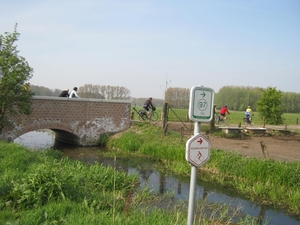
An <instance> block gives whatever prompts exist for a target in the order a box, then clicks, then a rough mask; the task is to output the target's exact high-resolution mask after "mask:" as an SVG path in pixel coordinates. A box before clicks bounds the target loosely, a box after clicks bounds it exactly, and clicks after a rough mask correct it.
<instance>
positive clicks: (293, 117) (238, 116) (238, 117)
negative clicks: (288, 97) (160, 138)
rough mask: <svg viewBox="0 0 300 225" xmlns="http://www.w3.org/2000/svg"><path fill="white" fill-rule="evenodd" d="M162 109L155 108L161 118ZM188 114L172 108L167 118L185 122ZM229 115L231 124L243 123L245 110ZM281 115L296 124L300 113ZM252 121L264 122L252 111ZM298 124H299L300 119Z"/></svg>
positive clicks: (186, 111) (287, 121)
mask: <svg viewBox="0 0 300 225" xmlns="http://www.w3.org/2000/svg"><path fill="white" fill-rule="evenodd" d="M136 108H137V110H142V109H143V108H142V107H136ZM162 110H163V109H162V107H157V108H156V112H157V113H158V118H161V115H162ZM133 112H134V111H133ZM188 114H189V110H188V109H172V110H169V114H168V120H169V121H172V122H179V121H183V122H187V121H189V118H188ZM229 117H230V119H231V123H232V124H236V125H238V124H239V123H241V124H244V122H243V118H244V117H245V112H244V111H230V115H229ZM282 117H283V120H284V122H285V123H286V124H287V125H296V124H297V121H298V119H300V114H299V113H284V114H283V115H282ZM134 119H135V120H138V118H137V115H136V113H135V112H134ZM253 121H254V124H256V125H263V124H264V122H263V118H261V117H260V116H259V114H258V113H257V112H254V116H253ZM298 124H300V121H299V123H298Z"/></svg>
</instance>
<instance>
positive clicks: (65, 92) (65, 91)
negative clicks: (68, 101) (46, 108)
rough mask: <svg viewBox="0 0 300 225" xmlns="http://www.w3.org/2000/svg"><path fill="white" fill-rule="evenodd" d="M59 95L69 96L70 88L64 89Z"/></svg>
mask: <svg viewBox="0 0 300 225" xmlns="http://www.w3.org/2000/svg"><path fill="white" fill-rule="evenodd" d="M58 97H67V98H68V97H69V89H68V88H67V89H65V90H63V91H62V92H61V93H60V95H59V96H58Z"/></svg>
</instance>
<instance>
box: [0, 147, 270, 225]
mask: <svg viewBox="0 0 300 225" xmlns="http://www.w3.org/2000/svg"><path fill="white" fill-rule="evenodd" d="M111 153H113V152H110V154H111ZM0 161H1V167H0V172H1V174H2V177H1V179H0V209H1V210H0V224H23V225H40V224H72V225H82V224H89V225H90V224H91V225H98V224H102V225H111V224H113V225H140V224H149V225H176V224H177V225H181V224H186V223H187V207H186V203H185V202H182V201H178V202H176V201H174V198H173V196H172V193H166V194H165V195H159V196H158V195H157V194H156V193H153V191H152V190H151V189H149V187H146V188H144V189H140V190H138V189H137V186H138V185H137V179H136V176H134V175H128V173H123V172H118V171H117V170H116V168H114V167H111V166H108V167H104V166H101V165H100V164H97V163H95V164H92V165H88V164H86V163H82V162H80V161H76V160H70V159H69V158H65V157H63V156H62V153H61V152H58V151H55V150H45V151H33V150H30V149H27V148H25V147H22V146H19V145H17V144H13V143H4V142H0ZM162 198H163V199H165V200H169V203H168V204H167V205H168V206H169V207H167V208H166V207H164V208H160V207H159V204H160V202H161V200H162ZM196 210H197V211H196V215H197V216H196V217H195V224H204V225H210V224H229V223H230V224H233V223H232V221H233V217H236V216H237V215H239V212H240V209H239V208H237V209H235V208H233V207H232V206H226V205H224V204H213V205H211V204H207V203H206V202H205V200H203V201H201V202H199V204H198V205H197V208H196ZM235 221H238V224H241V225H243V224H244V225H246V224H249V223H250V224H254V223H255V221H256V218H253V217H251V216H247V215H244V214H243V217H242V218H240V217H238V219H236V218H235ZM264 224H265V223H264Z"/></svg>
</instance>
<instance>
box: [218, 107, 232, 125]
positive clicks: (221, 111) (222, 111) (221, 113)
mask: <svg viewBox="0 0 300 225" xmlns="http://www.w3.org/2000/svg"><path fill="white" fill-rule="evenodd" d="M226 113H227V114H230V112H229V110H228V107H227V105H225V106H224V107H223V108H222V109H221V110H220V115H221V116H220V117H221V118H220V119H221V120H224V121H225V120H226Z"/></svg>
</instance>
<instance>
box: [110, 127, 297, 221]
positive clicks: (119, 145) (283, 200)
mask: <svg viewBox="0 0 300 225" xmlns="http://www.w3.org/2000/svg"><path fill="white" fill-rule="evenodd" d="M185 143H186V140H184V141H180V135H179V134H176V133H173V132H171V131H169V132H168V134H167V135H166V136H164V135H163V133H162V131H161V130H160V129H159V128H157V127H155V126H152V125H149V124H144V125H142V126H141V127H140V126H139V125H136V126H134V127H133V128H132V129H131V130H129V131H128V132H126V133H124V134H123V135H122V136H121V137H120V138H118V139H111V140H110V141H109V142H108V145H109V148H114V149H119V150H121V151H125V152H127V153H132V154H141V155H146V156H150V157H153V158H156V159H159V160H160V162H163V164H164V166H165V167H164V168H167V169H168V170H170V171H172V173H176V174H181V175H186V176H189V174H190V165H189V163H188V162H186V160H185ZM131 145H132V146H131ZM200 174H201V176H199V179H201V180H203V181H206V182H214V183H219V184H220V185H223V186H225V187H227V188H230V189H233V190H235V191H237V192H238V193H240V194H241V195H243V196H245V197H246V198H249V199H251V200H255V201H257V202H260V203H263V204H267V205H272V206H275V207H279V208H284V209H285V210H286V211H288V212H289V213H291V214H295V215H298V216H299V217H300V213H299V212H300V162H293V163H289V162H280V161H279V162H277V161H273V160H260V159H257V158H251V157H244V156H242V155H239V154H237V153H232V152H227V151H222V150H217V149H212V150H211V157H210V160H209V162H208V163H206V164H205V165H204V166H203V167H201V169H200Z"/></svg>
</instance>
